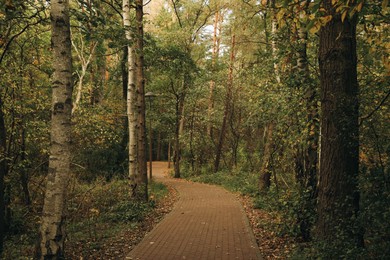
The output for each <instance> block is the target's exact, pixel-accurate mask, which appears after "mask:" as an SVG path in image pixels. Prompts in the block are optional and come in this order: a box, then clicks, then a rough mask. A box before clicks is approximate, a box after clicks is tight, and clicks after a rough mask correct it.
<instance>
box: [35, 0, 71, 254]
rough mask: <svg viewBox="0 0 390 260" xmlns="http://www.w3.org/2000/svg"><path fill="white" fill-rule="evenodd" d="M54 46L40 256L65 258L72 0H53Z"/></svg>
mask: <svg viewBox="0 0 390 260" xmlns="http://www.w3.org/2000/svg"><path fill="white" fill-rule="evenodd" d="M50 17H51V27H52V39H51V40H52V49H53V68H54V73H53V79H52V89H53V93H52V95H53V96H52V116H51V143H50V158H49V172H48V176H47V184H46V193H45V199H44V205H43V212H42V224H41V228H40V245H39V249H38V252H37V253H38V256H39V258H41V259H60V258H63V257H64V240H65V232H64V217H65V214H64V210H65V198H66V188H67V184H68V180H69V173H70V161H71V152H70V146H71V144H70V138H71V124H70V123H71V112H72V99H71V98H72V88H73V82H72V55H71V39H70V23H69V2H68V1H64V0H53V1H51V12H50Z"/></svg>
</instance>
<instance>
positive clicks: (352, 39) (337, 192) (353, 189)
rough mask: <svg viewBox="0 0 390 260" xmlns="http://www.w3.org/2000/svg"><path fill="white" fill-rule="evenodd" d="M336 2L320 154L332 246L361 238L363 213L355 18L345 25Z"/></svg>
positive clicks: (323, 222)
mask: <svg viewBox="0 0 390 260" xmlns="http://www.w3.org/2000/svg"><path fill="white" fill-rule="evenodd" d="M331 2H332V1H331V0H326V1H323V4H324V7H325V9H326V10H327V12H328V13H329V14H332V15H333V19H332V20H331V21H330V22H329V23H327V24H326V25H325V26H324V27H322V28H321V30H320V47H319V65H320V73H321V110H322V114H321V155H320V175H319V184H318V221H317V235H318V237H319V238H320V239H321V240H323V241H327V242H332V240H333V239H334V237H335V236H336V235H337V236H338V237H339V238H340V236H341V237H342V238H343V239H344V240H345V242H347V240H349V239H351V240H354V239H356V238H357V237H356V235H355V234H354V233H355V231H354V227H353V225H354V223H353V219H354V217H356V214H357V213H358V211H359V193H358V187H357V177H358V151H359V139H358V138H359V131H358V82H357V69H356V66H357V57H356V17H355V18H353V19H349V18H348V17H347V18H346V19H345V20H344V22H342V20H341V17H340V14H337V13H336V12H335V10H334V7H333V6H332V3H331Z"/></svg>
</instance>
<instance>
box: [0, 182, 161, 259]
mask: <svg viewBox="0 0 390 260" xmlns="http://www.w3.org/2000/svg"><path fill="white" fill-rule="evenodd" d="M70 187H71V191H70V194H69V195H70V198H69V203H68V213H67V215H68V218H67V222H68V225H67V236H68V243H69V246H70V247H75V246H77V245H83V247H84V248H83V250H81V251H83V252H84V255H85V256H88V252H89V253H91V252H92V251H93V250H94V249H95V250H97V249H99V248H101V247H102V246H103V245H104V244H105V241H107V240H109V239H110V238H112V237H115V236H116V234H117V233H118V232H120V231H121V229H123V230H125V229H127V228H129V227H130V228H135V227H136V226H137V225H139V223H142V221H144V220H145V217H146V216H148V215H150V214H152V212H153V210H154V209H155V207H156V204H157V203H159V202H160V201H161V200H162V199H163V198H164V197H165V196H166V195H167V194H168V190H167V188H166V186H164V185H162V184H157V183H156V184H154V183H152V185H150V196H151V198H152V199H151V200H150V202H147V203H146V202H134V201H132V200H130V194H129V192H128V182H127V181H124V180H118V179H114V180H112V181H110V182H106V181H104V180H103V179H102V178H99V179H97V180H96V181H94V182H91V183H88V184H87V183H84V182H79V181H77V180H76V179H74V182H73V183H72V184H71V185H70ZM12 205H13V206H12V212H13V218H12V223H11V229H12V233H8V235H7V238H6V245H5V251H4V254H3V255H2V257H3V258H4V259H17V258H23V257H26V258H28V257H30V256H31V255H32V251H33V249H34V243H35V240H36V234H37V230H38V226H39V212H37V211H29V209H28V208H27V207H25V206H23V205H22V204H21V203H20V202H19V203H16V202H15V203H13V204H12Z"/></svg>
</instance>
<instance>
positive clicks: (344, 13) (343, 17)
mask: <svg viewBox="0 0 390 260" xmlns="http://www.w3.org/2000/svg"><path fill="white" fill-rule="evenodd" d="M347 13H348V11H344V12H343V13H342V14H341V21H342V22H344V20H345V17H347Z"/></svg>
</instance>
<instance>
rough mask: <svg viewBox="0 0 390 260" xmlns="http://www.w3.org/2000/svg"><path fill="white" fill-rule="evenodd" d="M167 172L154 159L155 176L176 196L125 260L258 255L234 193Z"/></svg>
mask: <svg viewBox="0 0 390 260" xmlns="http://www.w3.org/2000/svg"><path fill="white" fill-rule="evenodd" d="M167 171H168V169H167V164H166V163H163V162H154V163H153V178H154V180H155V181H161V182H163V183H165V184H167V185H169V186H171V187H173V188H175V189H176V190H177V191H178V193H179V200H178V202H176V204H175V207H174V209H173V210H172V211H171V212H170V213H169V214H168V215H167V216H166V217H165V218H164V219H163V220H162V221H161V222H160V223H159V224H158V225H157V226H156V227H155V228H154V229H153V230H152V231H151V232H150V233H149V234H147V235H146V236H145V238H144V239H143V240H142V241H141V243H140V244H138V245H137V246H136V247H135V248H134V249H133V250H132V251H131V252H130V254H129V255H128V256H127V257H126V259H147V260H149V259H150V260H160V259H161V260H163V259H167V260H174V259H194V260H203V259H221V260H225V259H226V260H229V259H245V260H247V259H248V260H249V259H261V256H260V252H259V249H258V247H257V245H256V242H255V239H254V236H253V234H252V230H251V229H250V227H249V223H248V220H247V218H246V215H245V212H244V210H243V208H242V206H241V205H240V203H239V201H238V200H237V199H236V197H235V196H234V195H233V194H231V193H229V192H227V191H226V190H224V189H222V188H219V187H216V186H212V185H207V184H200V183H193V182H189V181H186V180H180V179H172V178H168V177H167V176H166V173H167Z"/></svg>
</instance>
